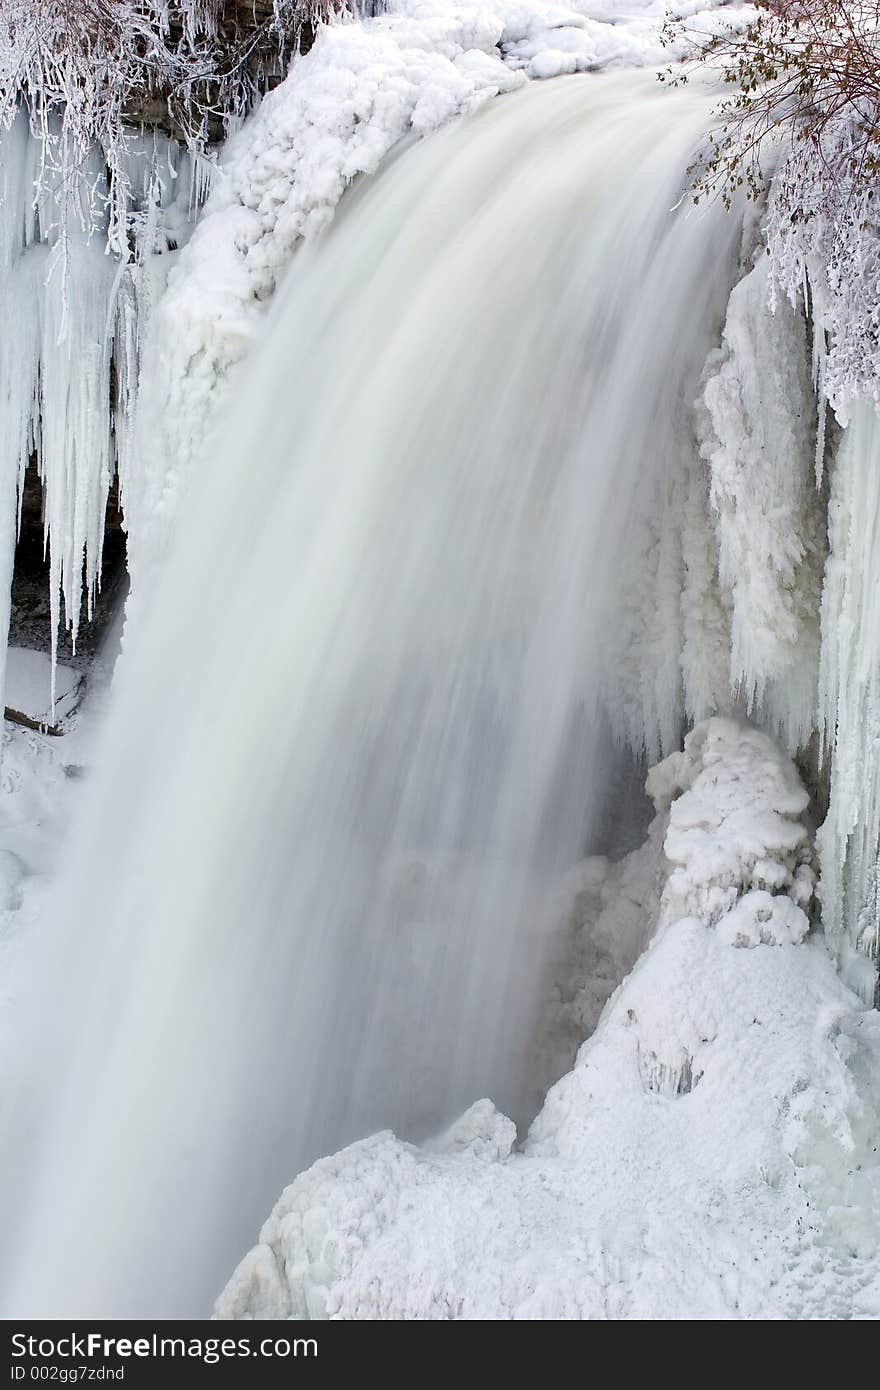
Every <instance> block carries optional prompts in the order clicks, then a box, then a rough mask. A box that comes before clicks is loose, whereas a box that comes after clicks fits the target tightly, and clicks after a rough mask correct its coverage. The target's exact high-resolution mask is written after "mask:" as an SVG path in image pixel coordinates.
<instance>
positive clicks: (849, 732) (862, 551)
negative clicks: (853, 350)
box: [818, 402, 880, 997]
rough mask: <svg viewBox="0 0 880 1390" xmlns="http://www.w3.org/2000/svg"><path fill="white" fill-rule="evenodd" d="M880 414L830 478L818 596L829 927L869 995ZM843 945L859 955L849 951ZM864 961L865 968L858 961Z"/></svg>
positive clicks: (859, 419)
mask: <svg viewBox="0 0 880 1390" xmlns="http://www.w3.org/2000/svg"><path fill="white" fill-rule="evenodd" d="M878 473H880V417H878V415H877V413H876V411H875V410H874V409H873V407H872V406H871V405H870V404H869V403H867V402H863V403H861V404H859V405H858V406H856V407H855V409H854V411H853V415H852V419H851V422H850V424H849V426H848V427H847V428H846V429H845V430H844V431H843V437H842V440H841V444H840V448H839V452H838V455H837V458H836V460H835V463H834V468H833V471H832V477H831V501H830V505H829V532H830V537H829V538H830V545H831V551H830V554H829V557H828V566H827V570H826V576H825V588H824V592H823V596H822V650H821V664H820V684H819V732H820V738H821V744H822V749H823V753H824V754H825V756H826V757H827V755H828V753H829V752H831V754H832V758H831V798H830V806H829V810H828V816H827V818H826V820H825V823H824V825H823V826H822V828H821V830H820V832H819V837H818V841H819V847H820V854H821V862H822V883H821V896H822V908H823V910H822V916H823V921H824V924H825V930H826V932H827V934H828V935H829V937H830V938H831V939H832V940H833V942H834V943H835V946H836V948H837V950H838V953H839V954H840V955H841V957H842V958H843V961H844V964H845V965H848V969H847V974H848V975H849V977H850V982H851V983H853V984H854V985H855V986H856V987H858V988H860V989H861V992H862V993H863V995H865V996H866V997H869V996H870V993H871V992H872V990H873V971H872V970H871V969H870V968H866V964H865V958H866V957H868V958H871V957H875V956H876V952H877V923H878V919H880V895H878V876H877V860H878V846H880V494H878V489H877V478H878ZM847 948H850V949H852V948H854V949H855V951H856V952H857V953H858V955H857V956H856V957H855V958H853V957H851V956H849V952H848V950H847ZM859 961H861V964H860V963H859Z"/></svg>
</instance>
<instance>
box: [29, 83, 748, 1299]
mask: <svg viewBox="0 0 880 1390" xmlns="http://www.w3.org/2000/svg"><path fill="white" fill-rule="evenodd" d="M710 104H711V97H707V96H706V94H705V93H702V92H691V91H687V92H685V93H681V94H678V95H675V96H669V95H666V94H664V93H662V92H658V91H656V89H655V86H654V84H653V83H652V80H651V79H650V78H649V77H646V76H638V75H633V74H626V75H611V76H606V77H602V78H599V79H585V78H579V77H573V78H567V79H561V80H559V81H557V82H554V83H550V84H546V85H541V86H534V87H529V88H526V89H524V90H522V91H520V92H518V93H515V94H513V95H511V96H508V97H505V98H503V99H501V100H499V101H497V102H496V103H493V104H492V105H491V106H489V107H486V108H484V109H483V110H481V111H480V112H478V113H477V114H476V115H475V116H474V117H472V118H471V119H469V120H467V121H465V122H462V123H459V124H457V125H455V126H454V127H451V128H450V129H448V130H446V131H444V132H442V133H441V134H439V135H436V136H434V137H432V138H431V139H430V140H427V141H425V142H423V143H422V144H420V145H418V146H415V147H413V148H405V149H403V150H402V152H401V153H400V154H399V155H398V156H397V157H395V158H394V159H393V160H392V162H391V163H390V164H389V165H388V166H387V167H386V168H385V169H384V170H383V171H382V172H381V174H380V175H379V176H378V177H377V178H375V179H373V180H369V181H366V180H365V181H363V182H361V183H360V184H358V185H356V186H355V188H354V189H353V190H351V191H350V193H349V194H348V195H347V197H346V199H345V200H344V202H343V205H342V207H341V209H340V212H339V215H338V217H337V219H336V221H335V222H334V223H333V225H332V226H331V227H330V229H329V230H328V231H327V232H325V233H324V235H323V236H322V237H320V238H319V239H318V240H316V241H315V242H314V243H312V244H310V245H308V246H306V247H303V248H301V249H300V250H299V251H298V253H297V255H296V256H295V258H294V261H293V264H292V267H291V269H290V271H289V274H288V276H287V279H286V281H285V283H284V284H283V286H282V287H281V289H280V290H279V292H278V295H277V298H276V301H275V304H274V306H273V309H272V312H271V314H270V317H269V320H268V323H267V325H266V330H265V335H264V337H263V340H262V342H261V344H260V346H259V348H258V349H257V350H256V351H255V353H254V355H253V357H252V358H251V360H250V362H249V365H248V368H247V370H246V371H245V373H244V374H243V375H241V376H239V377H238V378H237V379H236V382H235V391H234V399H232V400H230V401H229V402H228V406H227V414H226V416H225V417H224V422H223V429H222V431H221V432H220V433H222V437H223V440H224V443H223V447H222V450H221V451H220V452H219V453H218V455H217V457H215V458H212V459H210V460H208V461H206V462H205V464H204V466H203V472H202V474H201V476H200V479H199V486H198V488H197V489H193V490H192V491H191V492H190V495H189V496H188V498H187V499H186V501H185V503H184V506H183V508H182V512H181V514H180V515H179V517H178V518H177V520H176V534H175V537H174V544H173V546H172V549H171V554H170V558H169V560H168V562H167V565H166V566H165V568H164V571H163V573H162V575H161V579H160V582H159V585H158V589H157V592H156V594H155V595H154V597H153V599H152V602H151V606H150V610H149V612H148V613H147V614H146V615H145V616H144V618H143V622H142V623H139V630H138V633H137V640H136V642H134V643H133V645H132V649H131V650H130V651H129V652H127V654H126V657H125V660H124V663H123V669H122V670H121V672H120V675H119V678H118V683H117V689H116V693H115V703H114V708H113V710H112V712H111V717H110V721H109V725H108V728H107V730H106V733H105V739H104V746H103V751H102V755H101V759H100V769H99V773H98V774H97V775H96V780H95V785H94V786H93V788H92V789H91V791H90V801H89V804H88V806H87V808H86V813H85V815H84V816H83V818H82V823H81V825H80V826H79V827H78V830H77V835H76V836H75V837H74V842H73V844H72V846H71V851H70V860H71V867H70V870H69V873H68V876H67V880H66V881H64V882H62V883H61V885H60V887H59V898H58V901H59V903H63V904H64V908H63V911H62V910H61V909H59V913H58V916H59V922H58V923H57V925H56V927H55V929H54V931H53V933H51V934H50V935H49V936H48V938H47V937H46V936H44V937H43V939H42V940H41V941H40V942H39V943H38V945H35V946H34V975H35V976H37V975H39V974H40V973H41V972H42V973H44V974H45V973H46V961H45V958H46V956H51V958H52V969H51V971H50V972H49V974H50V978H49V980H48V983H44V984H43V985H41V986H40V987H37V986H35V993H37V994H38V995H39V1000H38V1004H37V1005H35V1009H38V1016H39V1018H40V1020H41V1022H40V1024H39V1035H38V1036H36V1035H35V1036H34V1037H33V1038H32V1039H31V1047H32V1050H33V1053H34V1060H33V1061H32V1062H31V1063H30V1064H29V1065H28V1066H27V1067H25V1068H24V1081H23V1083H22V1088H21V1089H22V1096H21V1097H20V1099H19V1101H18V1103H17V1108H16V1111H15V1114H14V1117H13V1120H14V1124H15V1125H17V1126H20V1129H19V1130H17V1131H16V1132H17V1134H18V1135H19V1142H17V1143H16V1144H14V1145H11V1146H9V1147H10V1148H12V1149H15V1151H16V1157H15V1158H14V1159H12V1158H10V1159H9V1160H8V1162H9V1165H10V1169H11V1171H10V1172H7V1174H6V1175H5V1181H4V1184H3V1186H4V1191H5V1194H6V1195H7V1201H8V1202H9V1205H10V1206H11V1205H13V1204H14V1206H15V1209H16V1211H15V1213H13V1212H12V1211H9V1212H7V1213H5V1214H4V1221H5V1223H6V1229H7V1230H9V1232H10V1242H9V1245H10V1249H12V1250H14V1252H15V1259H16V1271H15V1278H14V1285H15V1289H14V1292H7V1294H6V1297H5V1304H6V1308H7V1311H8V1313H9V1314H10V1315H11V1314H12V1313H22V1312H30V1313H35V1312H39V1313H40V1315H41V1316H50V1315H54V1316H65V1317H73V1316H86V1315H95V1314H98V1313H100V1315H101V1316H103V1317H108V1316H114V1317H123V1316H130V1315H134V1316H160V1315H169V1314H173V1315H176V1316H185V1315H188V1314H193V1315H198V1314H204V1313H206V1311H207V1310H208V1308H209V1307H210V1305H211V1301H212V1298H213V1296H214V1295H215V1294H216V1293H217V1291H218V1289H219V1287H220V1286H221V1284H222V1282H223V1278H224V1277H225V1274H226V1272H227V1271H228V1270H229V1269H231V1268H232V1266H233V1265H234V1263H235V1261H236V1259H237V1258H238V1257H239V1256H240V1254H241V1253H242V1252H243V1251H244V1250H245V1249H246V1248H247V1246H248V1245H249V1244H250V1243H251V1241H252V1237H253V1232H254V1230H255V1229H256V1228H257V1225H258V1223H259V1220H260V1218H261V1217H262V1215H263V1214H264V1213H265V1211H267V1210H268V1209H269V1206H270V1204H271V1202H272V1201H273V1200H274V1197H275V1195H276V1194H277V1192H278V1190H280V1188H281V1187H282V1185H283V1184H284V1182H285V1181H287V1180H288V1179H289V1178H290V1177H291V1176H292V1174H293V1173H294V1172H296V1171H297V1170H298V1169H301V1168H302V1167H303V1166H305V1165H306V1164H308V1163H310V1162H311V1161H313V1160H314V1159H315V1158H317V1157H318V1156H319V1155H321V1154H324V1153H329V1152H332V1151H333V1150H335V1149H337V1148H339V1147H340V1146H341V1145H342V1144H344V1143H346V1142H348V1141H349V1140H351V1139H352V1138H355V1137H357V1136H358V1135H362V1134H365V1133H367V1132H369V1131H370V1130H373V1129H376V1128H380V1127H382V1126H386V1125H392V1126H394V1127H395V1128H396V1129H397V1131H398V1132H399V1133H402V1134H403V1135H405V1136H410V1137H415V1138H419V1137H420V1136H424V1135H426V1134H429V1133H431V1132H432V1131H433V1130H435V1129H437V1128H438V1127H439V1126H440V1125H441V1124H443V1123H445V1122H446V1121H447V1120H449V1119H450V1118H451V1117H452V1116H454V1115H455V1114H456V1113H457V1112H459V1111H460V1110H462V1109H463V1108H464V1107H465V1106H466V1105H468V1104H469V1103H470V1102H472V1101H473V1100H475V1099H477V1098H478V1097H480V1096H482V1095H487V1094H488V1095H491V1096H492V1098H493V1100H495V1101H496V1102H497V1103H498V1104H499V1105H500V1106H501V1107H503V1108H504V1109H505V1110H506V1111H507V1113H508V1114H511V1115H513V1116H514V1117H515V1118H516V1119H517V1120H518V1121H519V1122H521V1123H522V1122H526V1121H527V1120H528V1119H529V1118H530V1116H531V1113H533V1110H534V1098H533V1094H532V1086H533V1082H532V1067H533V1061H534V1059H533V1057H532V1055H531V1049H532V1041H533V1038H534V1034H535V1028H536V1022H537V1014H538V1012H539V1010H540V1008H541V1005H542V1002H543V1000H544V994H545V991H546V987H547V964H546V959H547V924H546V920H545V917H546V914H545V912H544V906H543V905H544V904H546V902H547V901H548V900H549V898H550V896H551V894H552V891H553V888H554V886H555V885H556V884H557V883H558V882H559V881H560V879H561V878H562V877H563V875H564V874H565V873H566V872H567V871H568V870H569V869H570V868H571V866H572V865H573V864H575V863H576V862H577V861H578V860H579V859H580V858H582V856H583V855H584V854H585V853H587V852H590V851H591V848H592V847H593V846H595V845H596V844H597V843H598V842H599V841H600V840H601V839H602V836H603V835H605V834H606V833H607V830H608V826H609V823H610V822H612V821H613V819H614V815H615V797H614V795H613V788H614V787H615V786H616V785H617V781H616V776H615V773H616V770H617V763H618V760H619V759H620V758H621V757H622V754H621V753H620V752H619V749H618V748H617V747H616V744H615V739H614V736H613V732H612V730H611V725H610V713H609V707H613V704H614V699H615V684H614V682H615V680H618V681H626V680H627V670H628V668H627V665H626V662H621V660H620V654H619V646H620V642H619V638H620V624H621V622H622V614H621V601H620V596H621V594H622V593H625V592H630V591H632V590H633V588H636V589H638V588H641V589H642V590H645V591H650V592H653V585H654V576H656V575H657V574H659V573H660V572H661V571H663V572H666V571H669V570H670V569H671V570H672V571H673V579H674V580H675V582H674V583H673V584H672V586H671V588H670V589H669V590H668V592H672V593H675V594H678V593H680V590H681V583H680V576H678V569H677V566H678V565H679V563H680V562H679V561H678V560H676V558H675V556H674V555H665V556H661V558H660V559H659V560H658V556H657V553H656V544H655V542H656V525H655V523H656V515H657V514H658V512H659V513H662V512H663V511H664V509H668V507H669V506H670V498H674V497H675V496H677V495H678V493H677V492H676V489H680V488H682V487H685V486H686V485H687V479H688V478H692V477H693V475H694V470H695V469H697V468H699V466H700V464H699V452H698V444H697V440H696V437H695V433H694V428H693V424H692V407H693V402H694V401H695V399H696V397H697V395H698V392H699V389H700V380H701V373H702V371H703V368H704V364H705V362H706V358H707V355H708V353H709V351H710V349H711V348H712V347H714V346H715V345H716V344H717V342H718V341H719V338H720V333H721V328H722V325H723V321H724V312H725V306H726V303H727V299H728V296H729V292H730V288H731V285H732V283H733V280H734V278H735V276H736V273H737V257H738V252H739V243H740V232H741V227H740V225H739V223H738V219H737V218H736V217H735V216H728V215H726V214H725V213H724V212H723V210H721V209H720V208H717V207H716V208H709V209H705V208H699V209H694V208H693V207H692V206H691V204H690V201H689V199H687V198H686V197H684V196H683V194H684V189H685V185H686V177H685V170H686V168H687V166H688V164H689V162H690V159H691V157H692V154H693V151H694V148H695V145H696V144H697V143H698V140H699V135H700V132H701V130H702V128H703V127H704V125H705V123H706V120H707V118H708V112H709V109H710ZM676 576H678V578H676ZM676 586H677V587H676ZM670 608H671V609H674V608H675V603H671V604H670V603H668V602H666V603H660V602H658V603H657V604H656V605H655V614H656V623H657V624H663V623H664V622H668V623H670V624H672V626H673V627H676V628H677V625H678V624H679V621H680V615H679V614H678V613H677V612H675V611H666V610H668V609H670ZM644 611H645V612H648V611H649V610H648V608H645V610H644ZM647 626H650V623H648V624H647ZM632 641H643V642H644V643H645V644H646V645H647V646H651V645H652V646H653V647H656V648H657V649H659V648H662V647H664V634H663V632H662V631H653V632H651V631H646V632H644V633H642V634H641V636H639V635H638V634H635V635H633V636H632ZM666 649H667V650H668V649H669V647H668V644H666ZM675 649H676V650H677V648H675ZM629 660H630V661H632V660H633V653H632V651H630V652H629ZM644 669H645V670H650V669H651V668H650V666H647V665H646V666H645V667H644ZM615 673H616V674H615ZM643 685H644V687H645V688H644V689H641V690H639V689H635V688H633V689H628V690H627V691H626V697H627V702H628V709H629V710H630V716H629V717H630V718H632V717H633V716H632V708H633V702H634V701H641V702H642V704H641V705H640V706H639V707H640V708H643V710H644V718H643V720H642V726H643V728H642V740H643V743H644V746H645V747H651V748H653V747H658V748H666V747H667V746H668V745H669V744H670V741H671V739H672V738H673V737H678V734H679V732H680V726H681V721H682V719H683V713H684V697H683V694H682V691H681V689H680V685H681V681H680V676H678V675H677V674H676V671H675V669H674V663H673V670H672V672H671V674H670V673H668V672H667V673H666V674H664V676H663V679H662V681H660V682H653V681H644V682H643ZM648 686H651V687H652V688H650V689H648V688H647V687H648ZM617 690H618V693H619V686H618V687H617ZM37 957H39V959H38V958H37ZM35 1033H36V1029H35ZM35 1095H36V1096H38V1097H39V1111H38V1113H35V1108H34V1106H33V1103H32V1100H31V1098H32V1097H33V1096H35ZM16 1165H17V1166H16ZM14 1216H15V1217H19V1218H23V1219H20V1220H18V1221H16V1220H15V1219H14ZM16 1228H17V1229H16ZM16 1236H17V1237H18V1242H17V1248H16ZM7 1272H8V1271H7Z"/></svg>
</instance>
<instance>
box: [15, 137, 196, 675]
mask: <svg viewBox="0 0 880 1390" xmlns="http://www.w3.org/2000/svg"><path fill="white" fill-rule="evenodd" d="M126 160H127V169H128V189H129V194H130V204H129V219H130V226H131V232H132V236H133V238H134V239H135V243H136V244H137V243H138V242H140V243H141V245H142V250H143V253H144V254H143V256H142V257H137V256H135V257H133V258H131V259H130V260H122V259H120V258H119V257H117V256H112V255H111V254H110V252H109V248H108V244H107V230H106V225H105V223H102V222H101V221H100V218H99V211H100V209H101V206H102V203H101V199H100V197H99V196H98V195H97V194H96V191H95V190H96V189H100V187H101V186H102V182H103V180H104V178H105V171H104V167H103V162H102V159H101V157H100V156H99V154H98V153H97V151H94V152H93V155H92V159H91V162H90V163H86V164H80V166H79V167H78V168H77V170H76V173H75V174H71V173H70V172H69V171H65V170H64V169H56V168H48V167H46V166H45V164H44V162H43V146H42V144H41V141H40V139H39V138H38V137H36V136H34V134H33V132H32V131H31V129H30V127H29V123H28V121H27V119H26V117H25V115H24V113H19V114H18V115H17V117H16V118H15V120H14V121H13V122H12V124H11V125H10V126H9V128H8V129H5V130H3V129H2V128H0V206H2V208H3V216H2V218H0V298H2V301H3V304H4V306H5V310H6V313H7V316H8V322H9V324H14V326H15V331H14V332H13V331H6V332H4V334H3V336H2V341H0V456H2V458H3V460H4V468H5V474H4V476H5V483H4V495H3V498H2V506H3V523H2V524H3V545H2V565H0V569H2V573H0V591H2V593H3V595H4V599H3V604H4V611H3V612H0V650H3V649H5V641H6V631H7V628H8V621H9V614H8V603H9V599H8V593H9V588H10V585H11V580H12V563H13V553H14V546H15V538H16V529H17V527H16V519H17V505H18V499H19V498H20V497H21V491H22V487H23V483H24V473H25V469H26V468H27V466H28V463H29V460H30V458H31V456H32V455H33V456H34V457H35V459H36V464H37V468H38V470H39V473H40V477H41V478H42V481H43V486H44V498H45V505H44V526H45V540H46V546H47V549H48V552H49V557H50V582H49V592H50V601H51V632H52V641H53V651H54V644H55V642H56V640H57V636H58V631H59V627H60V624H61V621H62V611H63V617H64V622H65V623H66V626H67V627H68V628H69V629H70V631H71V634H72V637H73V640H74V643H75V641H76V636H77V632H78V628H79V624H80V614H81V606H82V601H83V597H85V603H86V616H87V617H88V616H90V615H91V608H92V603H93V600H94V597H95V592H96V589H97V586H98V584H99V582H100V574H101V557H102V548H103V540H104V516H105V511H106V506H107V497H108V493H109V490H110V485H111V482H112V480H113V476H114V473H115V472H116V470H117V466H118V467H119V469H120V472H121V476H122V482H123V485H124V484H125V483H126V482H127V472H128V470H127V468H126V462H127V459H128V450H127V444H128V438H129V431H130V427H131V407H132V403H133V399H134V396H135V394H136V390H137V380H138V371H139V339H140V337H141V335H142V334H143V333H144V332H145V331H146V321H147V317H148V310H149V307H150V305H151V303H152V302H153V301H154V300H155V298H156V297H157V291H158V289H159V287H160V284H161V278H162V272H163V270H164V260H163V258H160V257H158V256H155V255H148V254H147V253H148V251H149V252H152V251H155V250H156V249H158V247H159V242H160V241H161V237H162V236H166V237H167V236H171V237H173V236H175V235H181V234H183V229H184V227H185V225H186V217H187V213H188V212H189V211H191V210H193V209H194V202H195V197H196V190H195V189H194V184H193V174H194V172H195V166H194V164H193V161H192V160H190V159H189V157H187V156H183V155H181V153H180V151H179V150H178V148H177V146H176V144H174V142H172V141H170V140H167V139H163V138H161V137H158V136H156V137H155V138H149V139H148V138H146V137H136V136H132V137H131V139H130V141H129V147H128V149H127V152H126ZM181 204H182V206H181ZM163 205H164V207H163ZM160 213H161V214H162V216H163V219H164V227H163V230H162V233H161V234H160V231H159V228H158V225H157V219H158V217H159V215H160ZM160 263H161V264H162V269H160V268H159V265H160ZM111 383H114V385H115V394H114V391H113V390H111ZM0 678H2V669H0ZM0 689H2V679H0Z"/></svg>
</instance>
